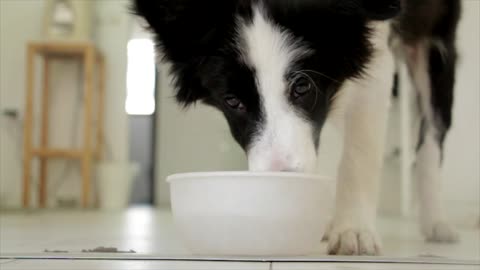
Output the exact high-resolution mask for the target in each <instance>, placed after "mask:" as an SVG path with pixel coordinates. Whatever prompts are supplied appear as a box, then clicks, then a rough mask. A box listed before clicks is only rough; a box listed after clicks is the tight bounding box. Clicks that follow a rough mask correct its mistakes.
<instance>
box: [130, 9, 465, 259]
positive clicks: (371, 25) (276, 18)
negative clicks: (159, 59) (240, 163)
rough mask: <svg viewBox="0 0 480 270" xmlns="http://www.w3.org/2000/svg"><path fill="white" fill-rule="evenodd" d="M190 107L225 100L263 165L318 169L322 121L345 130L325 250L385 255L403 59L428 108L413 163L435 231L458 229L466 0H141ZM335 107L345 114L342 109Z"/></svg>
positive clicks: (424, 212) (232, 123)
mask: <svg viewBox="0 0 480 270" xmlns="http://www.w3.org/2000/svg"><path fill="white" fill-rule="evenodd" d="M133 11H134V12H135V13H136V14H137V15H139V16H141V17H142V18H144V19H145V21H146V23H147V24H148V27H149V28H150V29H151V31H152V32H153V33H154V34H155V38H156V42H157V45H158V51H159V52H161V54H162V55H163V59H164V60H165V61H166V62H168V63H169V64H170V71H171V74H172V75H173V84H174V86H175V96H176V100H177V101H178V103H179V104H181V105H182V106H184V107H188V106H189V105H191V104H193V103H195V102H202V103H204V104H207V105H209V106H213V107H215V108H217V109H218V110H219V111H220V112H221V113H223V115H224V116H225V118H226V119H227V122H228V124H229V127H230V130H231V133H232V135H233V137H234V139H235V140H236V141H237V142H238V144H239V145H240V146H241V147H242V148H243V149H244V151H245V153H246V155H247V157H248V166H249V169H250V170H254V171H295V172H305V173H311V172H314V171H315V168H316V158H317V154H318V152H319V151H321V149H320V148H321V147H319V145H320V142H319V138H320V135H321V132H322V127H323V126H324V124H325V122H327V121H330V120H331V119H332V118H335V117H338V115H341V120H340V121H338V119H337V120H335V121H336V122H338V123H340V125H341V129H342V130H343V131H344V139H343V141H344V145H343V150H342V151H343V153H342V159H341V162H340V165H339V168H338V183H337V191H336V193H337V194H336V199H335V214H334V217H333V221H332V223H331V228H330V230H329V232H328V235H327V236H328V253H329V254H342V255H376V254H379V253H380V250H381V245H380V239H379V237H378V236H377V234H376V229H375V220H376V208H377V193H378V182H379V178H380V171H381V167H382V159H383V151H384V142H385V138H384V137H385V133H386V122H387V116H388V108H389V103H390V99H391V97H392V88H394V89H396V90H395V91H394V92H397V91H398V87H396V86H397V83H398V70H397V67H398V66H399V65H398V63H400V62H402V61H404V62H405V63H406V66H407V67H408V71H409V77H410V79H411V81H412V83H413V85H414V87H415V89H416V93H417V96H418V104H419V105H418V106H419V111H420V114H421V115H420V116H421V119H422V121H421V123H422V124H421V128H420V132H419V133H420V134H419V138H418V144H417V149H416V150H417V155H416V163H415V166H414V167H415V169H414V175H415V176H416V182H417V183H418V185H417V186H418V192H419V194H420V217H421V218H420V224H421V230H422V232H423V234H424V236H425V237H426V239H427V240H430V241H440V242H454V241H456V240H457V238H458V236H457V234H456V232H455V230H454V229H453V228H452V227H451V226H450V225H449V224H448V223H447V222H446V220H445V217H444V214H443V210H442V208H441V206H440V204H441V203H440V201H441V200H440V197H441V196H440V191H439V190H440V187H439V186H440V181H439V178H440V174H439V170H440V166H441V161H442V145H443V142H444V139H445V136H446V134H447V131H448V129H449V127H450V125H451V122H452V102H453V88H454V83H455V65H456V58H457V53H456V49H455V36H456V27H457V23H458V20H459V17H460V3H459V0H402V1H401V0H203V1H198V0H156V1H152V0H133ZM338 111H340V112H342V113H337V112H338Z"/></svg>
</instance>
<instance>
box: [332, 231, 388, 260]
mask: <svg viewBox="0 0 480 270" xmlns="http://www.w3.org/2000/svg"><path fill="white" fill-rule="evenodd" d="M328 237H329V239H328V248H327V250H328V254H331V255H379V254H380V249H381V247H380V241H379V239H378V237H377V235H376V233H375V232H373V231H371V230H364V229H356V228H346V229H342V230H336V229H335V228H333V229H332V231H331V232H330V234H329V235H328Z"/></svg>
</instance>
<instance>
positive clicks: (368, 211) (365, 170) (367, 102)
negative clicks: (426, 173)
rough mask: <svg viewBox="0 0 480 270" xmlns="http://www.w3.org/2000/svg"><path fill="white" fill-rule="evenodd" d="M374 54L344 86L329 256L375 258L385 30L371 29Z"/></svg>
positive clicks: (386, 71) (387, 80)
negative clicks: (345, 97)
mask: <svg viewBox="0 0 480 270" xmlns="http://www.w3.org/2000/svg"><path fill="white" fill-rule="evenodd" d="M376 30H377V32H376V36H375V38H376V39H375V40H376V42H375V43H374V45H375V48H376V50H375V54H374V57H373V59H372V61H371V62H370V64H369V68H368V70H367V74H366V75H365V77H364V78H363V79H360V80H356V81H355V82H352V84H351V85H347V86H346V89H345V90H344V91H347V92H346V93H345V94H346V95H348V101H347V105H346V109H345V110H346V111H345V127H344V128H345V129H344V130H345V138H344V140H345V141H344V149H343V157H342V160H341V163H340V166H339V172H338V183H337V195H336V209H335V211H336V212H335V215H334V219H333V223H332V227H331V230H330V232H329V235H328V237H329V239H328V240H329V244H328V252H329V254H342V255H376V254H379V252H380V239H379V238H378V236H377V234H376V231H375V220H376V209H377V192H378V182H379V177H380V172H381V167H382V159H383V150H384V140H385V139H384V137H385V132H386V121H387V114H388V104H389V98H390V90H391V86H392V80H393V71H394V63H393V56H392V54H391V52H390V50H389V49H388V45H387V39H386V36H387V33H388V28H386V26H385V24H384V25H377V28H376Z"/></svg>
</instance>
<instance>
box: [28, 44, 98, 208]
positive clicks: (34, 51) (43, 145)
mask: <svg viewBox="0 0 480 270" xmlns="http://www.w3.org/2000/svg"><path fill="white" fill-rule="evenodd" d="M36 55H39V56H41V57H42V58H43V69H44V71H43V87H42V99H41V112H42V114H41V119H42V120H41V135H40V146H39V147H38V148H34V147H33V145H32V136H33V134H32V132H33V106H34V101H33V96H34V93H33V91H34V78H35V74H34V71H35V65H34V61H35V60H34V58H35V56H36ZM55 57H79V58H80V59H81V60H82V62H83V72H84V73H83V80H84V82H83V83H84V103H83V108H84V120H85V122H84V123H85V124H84V125H85V126H84V138H83V145H82V147H81V148H80V149H54V148H49V147H48V141H49V140H48V137H49V133H48V115H49V102H48V99H49V86H50V85H49V76H50V61H51V60H52V59H53V58H55ZM95 67H97V70H98V77H97V78H98V91H97V94H98V108H97V115H96V117H97V123H98V127H97V130H96V133H95V137H96V138H95V141H96V142H95V148H93V147H92V138H91V137H92V136H91V135H92V121H93V112H92V110H93V105H92V103H93V94H94V90H93V88H94V80H95V79H94V75H95V72H94V70H95ZM104 77H105V64H104V60H103V57H102V56H101V54H100V53H99V52H98V51H97V50H96V49H95V47H94V45H93V44H92V43H88V42H33V43H30V44H28V47H27V85H26V103H25V127H24V136H23V137H24V142H23V148H24V161H23V162H24V163H23V207H24V208H28V207H29V206H30V180H31V169H32V168H31V162H32V159H33V158H34V157H38V158H39V159H40V181H39V190H38V204H39V207H41V208H43V207H45V206H46V202H47V160H48V159H49V158H66V159H78V160H80V162H81V177H82V197H81V199H82V207H89V206H90V202H89V201H90V189H91V165H92V159H93V158H96V159H100V153H101V148H102V144H103V135H102V134H103V101H104V95H105V89H104V88H105V79H104ZM75 83H76V82H75Z"/></svg>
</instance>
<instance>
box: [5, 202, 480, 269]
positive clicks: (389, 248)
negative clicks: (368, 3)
mask: <svg viewBox="0 0 480 270" xmlns="http://www.w3.org/2000/svg"><path fill="white" fill-rule="evenodd" d="M379 229H380V233H381V235H382V237H383V246H384V249H383V252H384V254H383V255H384V256H388V257H395V258H398V260H399V261H402V260H403V263H396V264H386V263H380V262H377V263H367V262H362V263H348V262H331V261H330V262H306V261H312V260H321V259H330V260H331V257H326V256H325V255H324V252H325V246H322V249H321V250H319V253H318V254H317V255H315V256H311V257H304V258H295V260H300V261H299V262H280V261H281V260H282V258H275V259H267V261H266V262H261V261H259V262H239V261H236V262H225V261H198V260H197V261H185V260H175V261H174V260H158V258H159V257H161V258H185V257H191V256H190V255H189V253H188V251H187V250H186V249H185V248H184V247H183V246H182V243H181V242H180V241H178V239H177V237H176V232H175V227H174V226H173V223H172V219H171V215H170V213H169V212H168V211H165V210H157V211H155V210H152V209H149V208H135V209H131V210H129V211H127V212H107V213H105V212H98V211H86V212H84V211H37V212H28V213H27V212H3V213H0V257H1V258H2V259H0V269H2V270H7V269H253V270H255V269H290V270H296V269H477V270H479V269H480V264H478V263H479V262H480V229H479V228H478V227H474V226H471V227H468V226H464V227H463V228H461V231H460V234H461V238H462V239H461V242H460V243H457V244H453V245H447V244H443V245H441V244H428V243H425V242H424V241H423V240H422V239H421V237H420V235H419V233H418V229H417V226H416V224H415V223H414V222H413V221H409V220H398V219H397V220H396V219H385V218H383V219H380V220H379ZM99 246H106V247H116V248H118V249H119V250H122V251H128V250H130V249H132V250H135V251H136V253H135V254H121V255H120V254H113V255H112V254H110V255H109V254H101V253H95V254H94V253H82V252H81V251H82V250H83V249H93V248H96V247H99ZM46 249H47V250H57V251H68V253H45V252H44V251H45V250H46ZM52 256H57V257H60V258H63V259H51V257H52ZM120 256H123V258H124V260H118V259H119V258H120ZM428 256H430V257H428ZM432 256H433V257H432ZM438 257H440V258H438ZM12 258H13V259H12ZM72 258H77V259H72ZM349 258H350V259H351V258H352V257H349ZM382 258H385V257H377V258H376V259H377V260H378V259H382ZM425 258H432V259H427V260H430V261H431V262H434V261H436V262H437V264H418V263H408V264H407V263H405V262H406V261H405V260H413V261H418V260H419V259H425ZM445 258H447V259H455V260H467V261H468V262H474V263H476V265H454V264H450V265H446V264H440V263H443V262H446V260H445ZM197 259H198V258H197ZM200 259H202V258H200ZM203 259H205V258H203ZM251 259H252V260H256V259H259V258H251ZM334 259H336V260H343V259H344V258H340V257H335V258H334ZM353 259H355V258H354V257H353ZM359 259H364V258H363V257H362V258H359ZM272 261H273V262H272Z"/></svg>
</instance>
